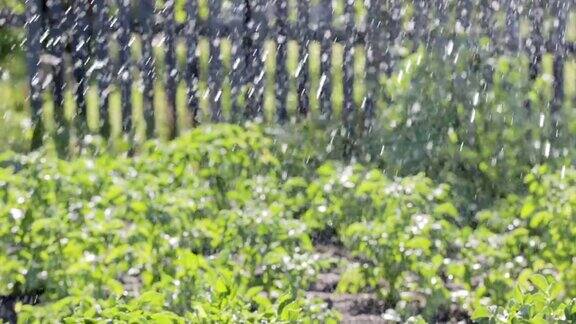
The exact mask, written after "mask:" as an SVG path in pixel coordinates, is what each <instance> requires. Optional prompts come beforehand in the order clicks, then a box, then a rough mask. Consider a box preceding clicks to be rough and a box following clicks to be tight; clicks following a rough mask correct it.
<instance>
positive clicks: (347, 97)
mask: <svg viewBox="0 0 576 324" xmlns="http://www.w3.org/2000/svg"><path fill="white" fill-rule="evenodd" d="M354 3H355V0H346V3H345V7H344V10H345V13H344V15H345V21H346V28H345V31H346V36H345V37H346V38H345V44H344V62H343V63H344V73H343V75H344V80H343V85H344V108H343V111H342V120H343V121H344V127H345V128H346V130H347V132H348V136H350V137H352V136H353V128H354V125H353V120H354V47H355V42H356V35H355V33H356V27H355V24H356V22H355V14H354V13H355V10H354V9H355V8H354Z"/></svg>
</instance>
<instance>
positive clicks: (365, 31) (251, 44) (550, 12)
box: [0, 0, 575, 148]
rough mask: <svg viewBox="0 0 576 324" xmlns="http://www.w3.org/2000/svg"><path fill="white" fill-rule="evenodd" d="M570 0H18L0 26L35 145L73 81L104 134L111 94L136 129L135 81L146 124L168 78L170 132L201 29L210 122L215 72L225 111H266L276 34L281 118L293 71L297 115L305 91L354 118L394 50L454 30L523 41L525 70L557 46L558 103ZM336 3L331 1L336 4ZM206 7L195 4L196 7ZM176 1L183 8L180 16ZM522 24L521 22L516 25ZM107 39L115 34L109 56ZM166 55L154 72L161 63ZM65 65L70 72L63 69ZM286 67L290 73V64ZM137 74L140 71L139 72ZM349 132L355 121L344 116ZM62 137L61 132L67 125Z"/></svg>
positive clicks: (193, 108) (193, 74) (445, 38)
mask: <svg viewBox="0 0 576 324" xmlns="http://www.w3.org/2000/svg"><path fill="white" fill-rule="evenodd" d="M574 2H575V1H574V0H410V1H406V0H364V1H360V0H356V1H354V0H316V1H310V0H308V1H307V0H290V1H288V0H274V1H272V0H270V1H268V0H228V1H219V0H204V1H195V0H186V1H176V2H175V1H174V0H166V1H162V2H161V3H162V4H160V2H158V3H157V2H156V0H139V1H129V0H114V1H110V0H74V1H66V0H26V12H25V14H23V15H19V14H14V13H12V12H8V11H5V10H4V11H0V27H2V26H3V27H8V28H24V29H25V31H26V40H27V41H26V53H27V62H28V69H29V85H30V106H31V109H32V116H33V119H32V120H33V123H34V125H35V131H34V138H33V148H36V147H38V146H40V145H42V141H43V138H44V130H43V127H42V117H41V116H42V107H43V104H44V102H43V100H45V99H43V98H46V96H44V95H43V93H45V92H49V93H50V94H51V95H50V96H49V98H51V99H50V100H52V101H53V107H54V119H55V124H56V126H57V128H58V129H67V127H69V126H70V125H68V124H67V123H68V121H67V120H66V118H65V116H64V109H63V106H64V102H65V93H66V91H73V93H74V103H75V109H76V114H75V118H74V125H73V128H75V129H76V130H77V132H78V133H79V134H83V132H85V131H86V130H87V119H88V114H87V100H86V93H87V90H88V88H89V87H97V89H98V97H99V102H98V106H99V107H98V109H99V114H100V118H99V120H100V124H99V128H100V134H101V135H102V136H104V137H109V136H110V129H111V127H110V116H109V113H110V109H109V107H110V93H111V89H112V88H114V89H119V92H120V93H121V107H122V109H121V110H122V131H123V132H124V133H126V134H130V133H131V132H132V130H133V102H132V98H133V97H132V91H133V89H134V87H133V84H134V83H135V82H136V81H139V82H140V83H141V88H142V97H143V99H142V105H143V109H142V111H143V115H144V120H145V123H146V135H147V136H148V137H152V136H154V135H155V133H156V123H155V115H154V114H155V111H157V109H156V107H155V106H154V105H155V102H157V100H155V98H154V96H155V85H156V84H157V83H158V82H162V83H163V84H164V91H165V97H166V102H165V104H163V105H162V109H166V113H167V116H168V124H169V125H170V126H169V128H170V137H174V136H176V134H177V126H176V125H177V123H176V120H177V118H178V117H181V116H178V114H177V112H178V109H176V106H177V95H178V94H177V92H178V91H179V89H182V87H179V84H185V91H186V99H187V102H186V105H187V108H188V110H187V112H188V115H189V116H188V117H189V118H192V119H193V120H195V119H196V117H197V115H198V110H199V108H198V107H199V101H200V94H199V91H198V84H199V80H200V76H199V73H200V72H199V59H198V55H197V47H198V44H199V40H200V39H201V38H202V39H208V41H209V44H210V45H209V51H210V61H209V72H208V77H207V87H208V89H209V92H208V93H209V96H210V112H211V113H210V115H211V117H210V118H211V120H212V121H214V122H218V121H226V118H225V117H224V115H223V113H222V111H223V108H222V89H223V83H224V82H228V83H229V84H230V95H231V108H229V109H230V110H231V111H232V112H234V113H236V114H240V115H241V116H243V117H242V118H253V117H256V116H258V115H261V114H262V113H263V108H262V107H263V98H264V89H265V86H266V85H265V84H264V83H265V82H267V81H270V79H269V78H265V76H264V71H265V69H264V59H265V57H266V55H269V54H267V53H264V51H265V50H264V49H265V43H266V42H269V41H272V42H275V44H276V50H275V56H276V57H275V60H276V68H275V73H274V81H273V82H274V89H275V91H274V95H275V102H276V104H275V109H276V116H277V119H278V121H280V122H284V121H286V120H288V119H289V118H291V117H293V116H289V111H288V109H287V108H286V107H287V104H286V102H287V95H288V91H289V90H288V87H289V79H291V78H293V77H294V78H296V80H297V98H298V99H297V112H296V113H297V114H298V116H306V115H308V114H309V113H310V103H309V101H310V98H311V97H310V96H311V95H317V97H318V102H319V108H320V113H321V114H322V115H324V116H325V117H326V118H341V119H342V121H343V123H344V124H345V125H351V124H352V116H353V115H357V114H358V112H361V113H362V115H363V116H364V117H365V118H371V116H372V115H373V114H374V111H375V106H376V105H377V101H378V100H377V97H378V94H379V82H378V80H379V78H380V76H381V75H384V74H388V75H389V74H391V73H392V72H393V70H394V62H395V61H396V60H397V58H398V57H399V56H401V51H399V50H398V49H408V51H413V50H415V49H417V48H418V47H419V46H426V48H428V49H435V48H438V49H440V50H441V51H445V50H446V47H447V46H452V45H453V43H452V42H454V41H455V40H456V39H462V40H463V41H465V42H467V45H466V46H468V47H474V46H479V45H478V44H479V42H480V39H482V38H487V39H489V40H490V43H489V44H490V45H489V47H490V50H491V51H493V52H494V53H495V55H505V54H514V55H518V54H520V53H521V52H522V53H524V54H525V55H527V56H528V57H529V58H530V62H531V63H530V71H531V72H530V75H529V76H527V77H529V78H532V79H535V78H536V76H537V75H538V74H539V73H540V71H541V62H542V56H543V55H544V54H545V53H553V56H554V63H553V74H554V80H555V81H554V102H553V103H552V110H554V111H557V110H558V109H560V107H561V105H562V103H563V102H564V90H563V89H564V80H565V76H564V65H565V61H566V59H567V57H568V55H573V53H574V51H575V45H574V43H571V42H567V41H566V30H567V26H568V20H569V15H570V12H571V10H572V9H573V8H574ZM336 9H337V10H336ZM202 10H204V11H208V13H207V14H206V12H204V14H203V15H202V14H200V13H199V12H200V11H202ZM176 12H178V13H179V14H181V15H182V13H184V15H185V19H179V20H177V19H176V14H175V13H176ZM525 25H527V26H528V29H529V32H528V33H522V32H521V29H522V28H521V26H525ZM158 37H160V38H161V39H162V41H163V51H164V55H163V60H164V62H157V56H156V55H155V53H154V44H153V43H154V41H155V40H157V39H158ZM133 38H138V40H139V42H140V43H141V46H140V47H139V50H140V51H141V53H140V55H141V59H139V60H138V61H135V60H134V57H133V55H132V52H131V44H132V40H133ZM222 40H227V41H229V42H230V44H231V54H230V55H231V65H230V67H229V68H225V66H224V64H223V62H222V58H221V56H220V55H219V53H220V47H221V44H222V42H221V41H222ZM290 41H296V42H297V43H298V48H299V50H298V51H299V54H298V55H299V64H298V67H297V70H296V71H288V69H287V68H286V62H287V56H288V44H289V42H290ZM111 42H115V43H116V44H118V45H119V46H118V52H117V55H114V56H113V55H111V54H110V52H111V45H110V44H111ZM311 42H317V44H319V46H320V53H321V63H320V70H321V78H320V82H319V85H318V87H319V90H318V92H317V93H314V94H311V93H310V89H311V88H310V76H309V68H308V64H309V59H308V58H309V55H310V53H309V45H310V44H311ZM182 43H183V44H185V48H186V61H185V64H182V63H179V60H178V58H177V44H182ZM335 43H339V44H341V45H342V46H343V49H344V50H343V51H344V54H343V65H342V66H341V67H334V66H332V59H331V55H332V48H333V46H334V44H335ZM358 47H364V49H365V51H364V52H365V53H366V66H365V77H364V80H354V78H355V72H354V51H355V49H356V48H358ZM160 63H162V64H163V65H164V67H165V68H164V69H162V70H163V71H165V73H162V75H160V73H159V71H160V70H159V69H158V64H160ZM335 68H337V69H338V68H340V69H342V72H341V73H342V76H343V82H344V87H343V104H342V109H341V111H340V112H339V115H340V116H335V115H336V114H335V112H333V109H332V107H333V104H332V102H331V100H332V99H331V98H332V94H331V91H332V88H333V87H332V82H333V80H332V72H333V71H334V69H335ZM69 71H71V73H70V72H69ZM291 73H293V74H292V75H291ZM137 79H138V80H137ZM355 81H356V82H359V81H360V82H362V84H364V85H365V87H366V88H365V89H366V90H365V100H364V102H363V104H362V105H361V106H357V105H355V102H354V99H353V86H354V83H355ZM350 131H352V126H350ZM59 133H61V135H60V136H64V137H65V138H64V139H66V136H67V134H66V132H65V131H61V132H59Z"/></svg>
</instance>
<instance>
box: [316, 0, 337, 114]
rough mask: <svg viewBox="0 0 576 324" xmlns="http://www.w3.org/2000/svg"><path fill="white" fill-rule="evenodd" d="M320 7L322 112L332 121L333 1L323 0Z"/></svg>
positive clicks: (320, 92)
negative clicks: (321, 14) (321, 9)
mask: <svg viewBox="0 0 576 324" xmlns="http://www.w3.org/2000/svg"><path fill="white" fill-rule="evenodd" d="M320 5H321V6H322V8H323V13H324V15H323V16H322V18H323V19H322V22H321V25H320V30H321V32H322V40H321V43H320V71H321V77H320V85H319V87H320V89H319V90H318V92H319V95H320V98H319V99H320V111H321V113H322V115H323V117H324V118H326V119H330V117H331V115H332V45H333V44H334V42H333V39H334V33H333V31H332V15H333V10H334V9H333V7H332V0H322V1H321V2H320Z"/></svg>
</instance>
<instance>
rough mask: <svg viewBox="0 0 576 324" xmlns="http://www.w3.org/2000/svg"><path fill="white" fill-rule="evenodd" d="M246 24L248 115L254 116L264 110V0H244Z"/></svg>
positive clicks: (245, 48) (245, 51)
mask: <svg viewBox="0 0 576 324" xmlns="http://www.w3.org/2000/svg"><path fill="white" fill-rule="evenodd" d="M244 3H245V8H244V24H245V30H246V35H245V37H244V53H245V63H246V74H247V77H248V79H249V80H250V82H251V85H250V89H249V90H248V96H247V102H246V116H247V117H249V118H254V117H256V116H258V115H261V113H262V112H263V101H264V74H265V69H264V66H263V65H264V62H263V60H262V46H263V43H264V37H265V36H264V30H263V29H264V28H265V27H266V26H265V21H263V11H264V5H265V1H264V0H256V1H250V0H244Z"/></svg>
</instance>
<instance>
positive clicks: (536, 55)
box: [527, 0, 544, 81]
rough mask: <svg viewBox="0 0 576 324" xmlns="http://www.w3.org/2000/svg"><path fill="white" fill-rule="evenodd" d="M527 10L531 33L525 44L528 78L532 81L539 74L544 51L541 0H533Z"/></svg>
mask: <svg viewBox="0 0 576 324" xmlns="http://www.w3.org/2000/svg"><path fill="white" fill-rule="evenodd" d="M529 10H530V12H529V18H530V25H531V33H530V38H529V39H528V41H529V44H527V45H528V51H529V54H530V68H529V69H530V80H531V81H534V80H536V78H537V77H538V75H539V74H540V68H541V64H542V54H543V52H544V51H543V46H544V38H543V36H542V27H543V24H544V8H543V7H542V2H541V0H533V1H532V7H531V8H530V9H529Z"/></svg>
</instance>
